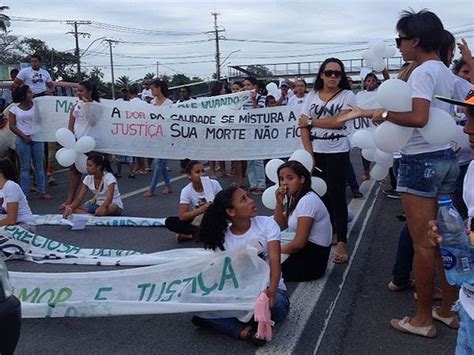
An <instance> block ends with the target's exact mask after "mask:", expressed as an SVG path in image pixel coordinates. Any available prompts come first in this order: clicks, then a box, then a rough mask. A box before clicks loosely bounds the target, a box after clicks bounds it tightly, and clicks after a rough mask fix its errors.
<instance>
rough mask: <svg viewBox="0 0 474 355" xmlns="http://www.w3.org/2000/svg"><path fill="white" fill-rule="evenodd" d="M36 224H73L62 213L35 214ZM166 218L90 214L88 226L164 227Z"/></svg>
mask: <svg viewBox="0 0 474 355" xmlns="http://www.w3.org/2000/svg"><path fill="white" fill-rule="evenodd" d="M33 217H34V219H35V223H36V225H51V226H58V225H71V224H70V223H65V222H64V219H63V216H62V215H60V214H43V215H33ZM165 219H166V218H143V217H122V216H105V217H96V216H92V215H89V216H88V221H87V224H86V225H87V226H107V227H164V226H165Z"/></svg>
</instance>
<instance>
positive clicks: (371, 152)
mask: <svg viewBox="0 0 474 355" xmlns="http://www.w3.org/2000/svg"><path fill="white" fill-rule="evenodd" d="M361 154H362V156H363V157H364V158H365V159H366V160H368V161H375V149H374V148H367V149H362V152H361Z"/></svg>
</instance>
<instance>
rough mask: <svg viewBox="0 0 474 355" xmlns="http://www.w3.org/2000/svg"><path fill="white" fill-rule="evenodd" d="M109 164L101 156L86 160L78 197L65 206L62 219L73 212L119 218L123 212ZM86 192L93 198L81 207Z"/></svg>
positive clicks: (115, 181)
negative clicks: (91, 194) (84, 173)
mask: <svg viewBox="0 0 474 355" xmlns="http://www.w3.org/2000/svg"><path fill="white" fill-rule="evenodd" d="M111 170H112V169H111V167H110V162H109V161H108V160H107V159H106V158H104V156H102V155H93V156H91V157H89V159H87V176H86V177H85V178H84V181H83V182H82V187H81V191H79V195H78V196H77V198H76V199H75V200H74V201H73V203H71V204H70V205H67V206H66V209H65V211H64V218H67V217H69V216H70V215H71V214H72V213H73V212H76V213H84V212H86V213H90V214H93V215H96V216H120V215H121V214H122V210H123V203H122V199H121V198H120V192H119V190H118V186H117V180H116V179H115V176H114V175H113V174H112V173H110V172H109V171H111ZM87 191H91V192H92V193H93V194H94V197H93V198H92V199H91V200H89V201H87V202H86V204H85V206H84V207H81V203H82V200H83V199H84V197H85V196H86V193H87Z"/></svg>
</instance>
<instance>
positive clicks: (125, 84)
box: [115, 75, 131, 89]
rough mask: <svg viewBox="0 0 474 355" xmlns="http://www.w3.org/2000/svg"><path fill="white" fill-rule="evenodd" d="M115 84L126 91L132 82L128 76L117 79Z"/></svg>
mask: <svg viewBox="0 0 474 355" xmlns="http://www.w3.org/2000/svg"><path fill="white" fill-rule="evenodd" d="M115 84H116V85H117V87H118V88H119V89H124V88H126V87H128V86H129V85H130V84H131V80H130V78H129V77H128V76H126V75H122V76H120V77H119V78H118V79H117V81H116V83H115Z"/></svg>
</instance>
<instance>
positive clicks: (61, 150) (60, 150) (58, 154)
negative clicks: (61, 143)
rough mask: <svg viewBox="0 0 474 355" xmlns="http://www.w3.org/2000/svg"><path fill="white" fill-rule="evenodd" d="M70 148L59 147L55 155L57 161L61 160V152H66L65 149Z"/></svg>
mask: <svg viewBox="0 0 474 355" xmlns="http://www.w3.org/2000/svg"><path fill="white" fill-rule="evenodd" d="M67 149H68V148H61V149H59V150H58V151H57V152H56V154H55V155H54V157H55V158H56V160H57V161H59V158H58V157H59V156H60V155H61V154H62V153H61V152H64V151H65V150H67Z"/></svg>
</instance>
